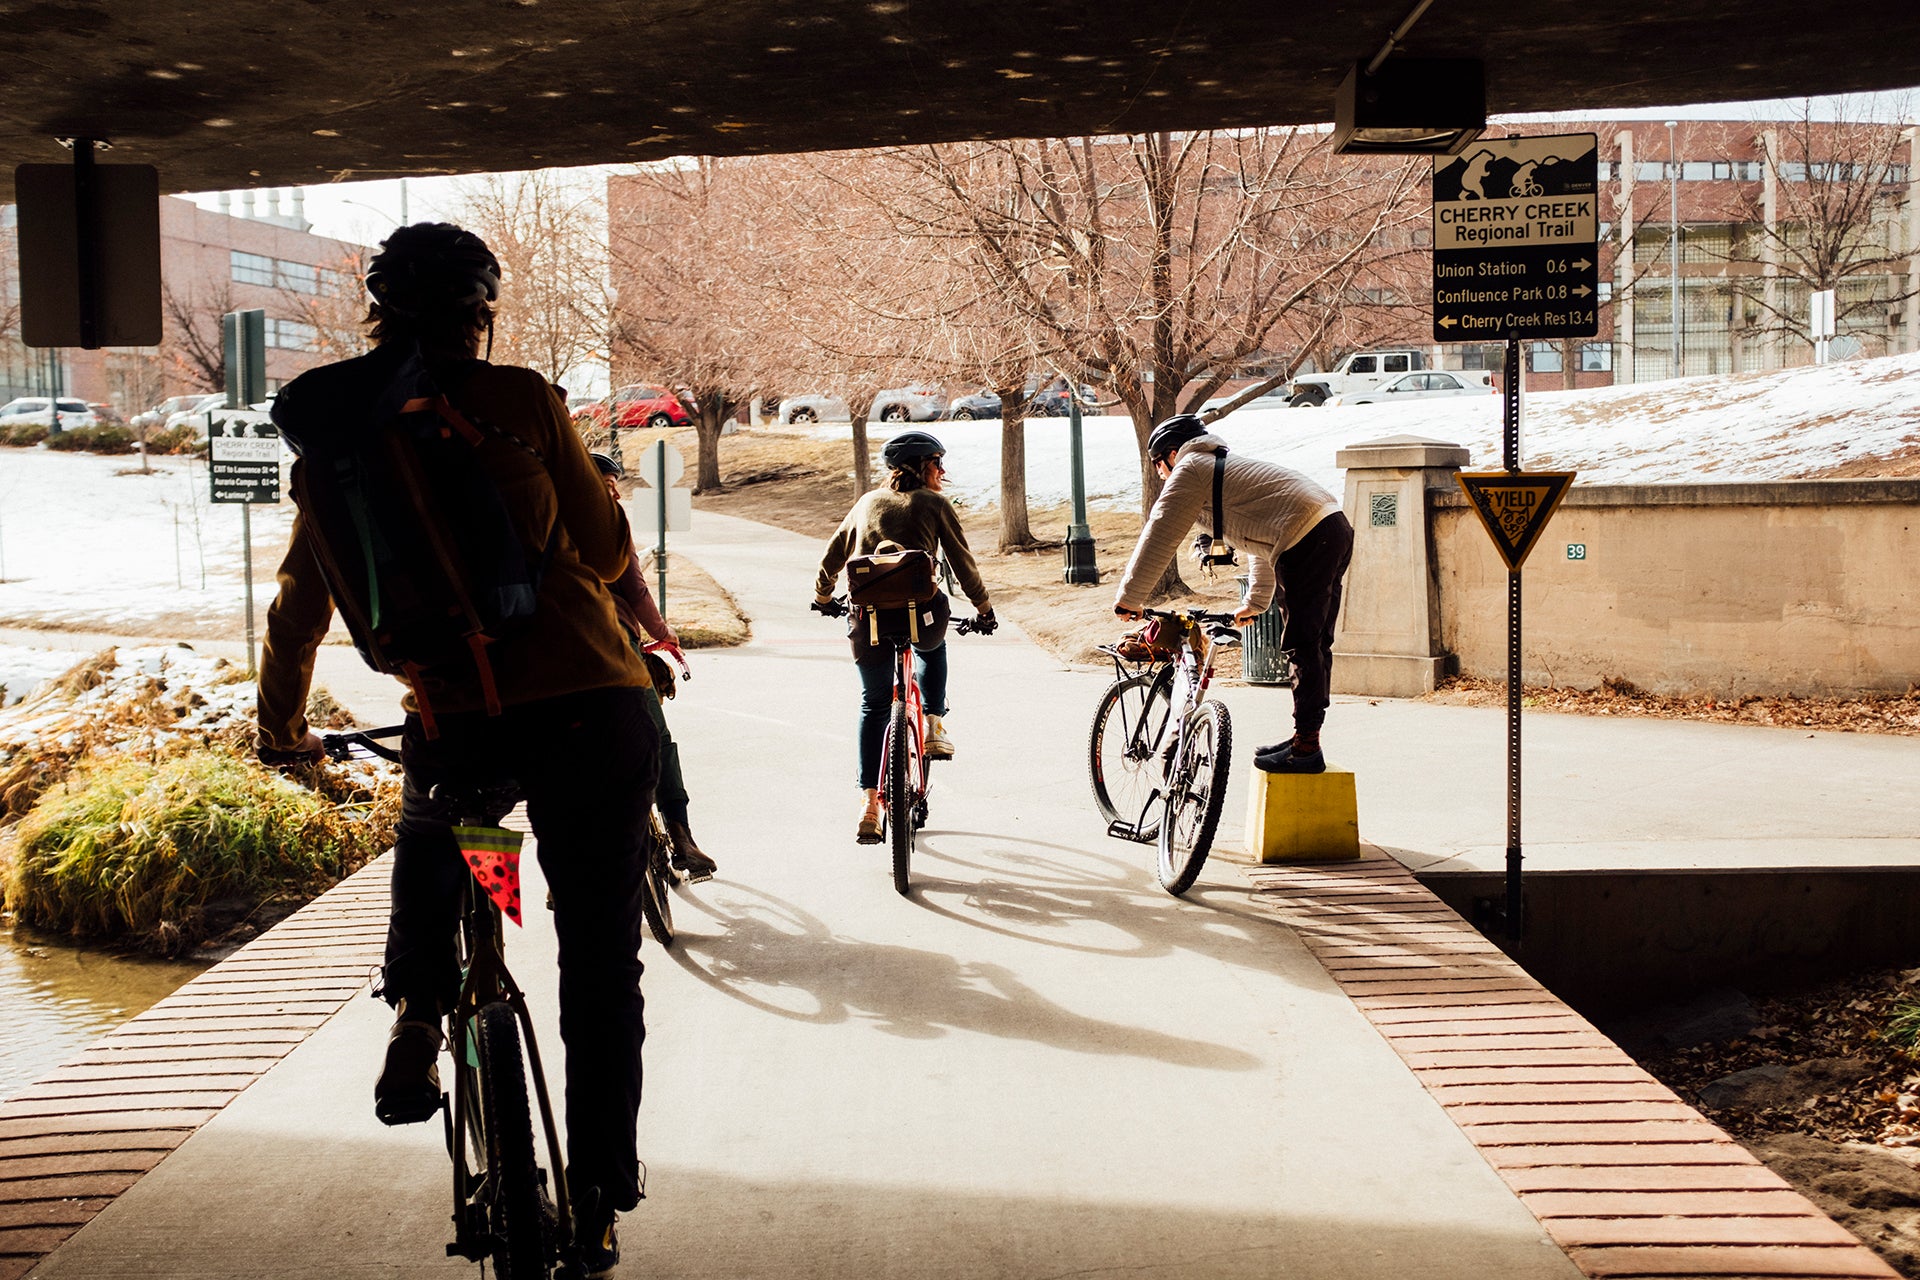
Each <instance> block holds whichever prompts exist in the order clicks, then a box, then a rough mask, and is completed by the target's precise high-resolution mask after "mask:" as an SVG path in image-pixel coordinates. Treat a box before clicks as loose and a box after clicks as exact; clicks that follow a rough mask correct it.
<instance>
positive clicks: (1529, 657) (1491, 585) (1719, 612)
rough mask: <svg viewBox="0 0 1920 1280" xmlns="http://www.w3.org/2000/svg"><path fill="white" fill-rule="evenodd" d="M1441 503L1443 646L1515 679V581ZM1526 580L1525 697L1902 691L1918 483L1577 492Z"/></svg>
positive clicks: (1913, 631) (1915, 598)
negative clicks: (1610, 688) (1556, 691)
mask: <svg viewBox="0 0 1920 1280" xmlns="http://www.w3.org/2000/svg"><path fill="white" fill-rule="evenodd" d="M1433 497H1434V501H1433V508H1432V519H1433V547H1434V561H1435V569H1436V578H1437V581H1438V586H1439V591H1438V594H1439V605H1440V640H1441V644H1442V645H1443V647H1444V648H1445V649H1446V650H1447V651H1448V652H1450V653H1452V654H1453V655H1454V656H1455V659H1456V661H1457V663H1458V668H1459V670H1460V672H1461V673H1462V674H1467V675H1478V676H1486V677H1490V678H1494V679H1504V678H1505V676H1506V665H1507V658H1506V612H1507V610H1506V595H1507V574H1506V566H1505V565H1504V563H1503V562H1502V561H1501V560H1500V558H1499V556H1498V555H1497V554H1495V552H1494V549H1493V544H1492V542H1491V540H1490V539H1489V538H1488V537H1487V533H1486V530H1485V529H1484V528H1482V527H1481V524H1480V521H1479V520H1478V519H1477V518H1476V517H1475V516H1474V514H1473V512H1472V511H1471V510H1470V509H1469V508H1468V506H1467V505H1466V500H1465V498H1464V497H1463V496H1462V495H1461V494H1459V493H1458V492H1457V491H1456V492H1453V493H1447V492H1444V491H1443V492H1438V493H1435V494H1434V495H1433ZM1569 545H1572V546H1573V547H1574V548H1575V550H1576V554H1578V553H1580V552H1584V558H1581V559H1570V558H1569V556H1568V547H1569ZM1522 583H1523V588H1522V590H1523V592H1524V595H1523V610H1522V612H1523V618H1524V623H1525V640H1526V647H1525V662H1526V679H1527V681H1528V682H1529V683H1539V684H1561V685H1572V686H1574V687H1576V688H1591V687H1593V686H1595V685H1597V684H1599V683H1600V681H1601V680H1602V679H1603V678H1605V677H1607V676H1619V677H1624V678H1626V679H1628V680H1631V681H1632V682H1633V683H1634V684H1636V685H1638V686H1640V687H1641V688H1643V689H1646V690H1648V691H1650V692H1655V693H1674V694H1712V695H1714V696H1716V697H1726V696H1734V695H1739V694H1757V693H1765V694H1778V693H1792V694H1801V695H1836V694H1851V693H1859V692H1881V693H1902V692H1905V691H1906V689H1907V688H1908V687H1909V686H1910V685H1912V684H1914V683H1915V682H1916V681H1920V481H1913V480H1894V481H1889V480H1807V481H1795V482H1781V483H1773V484H1720V485H1615V486H1593V487H1583V486H1581V485H1580V484H1579V483H1578V481H1576V482H1575V485H1574V488H1573V489H1572V490H1571V491H1570V492H1569V493H1568V495H1567V497H1566V500H1565V501H1564V502H1563V503H1562V504H1561V506H1560V510H1559V511H1558V512H1557V513H1556V514H1555V515H1554V517H1553V520H1552V523H1550V524H1549V525H1548V526H1547V530H1546V533H1545V534H1544V535H1543V536H1542V539H1541V541H1540V543H1539V544H1538V545H1537V546H1536V547H1535V548H1534V550H1533V553H1532V555H1531V556H1530V557H1529V559H1528V560H1527V562H1526V569H1525V572H1524V574H1523V576H1522Z"/></svg>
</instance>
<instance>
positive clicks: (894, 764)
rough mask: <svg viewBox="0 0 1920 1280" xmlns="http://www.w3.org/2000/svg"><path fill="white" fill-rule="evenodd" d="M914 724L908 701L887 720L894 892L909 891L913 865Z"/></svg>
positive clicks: (889, 837)
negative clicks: (909, 873)
mask: <svg viewBox="0 0 1920 1280" xmlns="http://www.w3.org/2000/svg"><path fill="white" fill-rule="evenodd" d="M912 733H913V729H912V727H911V726H910V725H909V724H908V723H907V704H906V703H904V702H896V703H894V704H893V717H892V719H891V720H889V721H888V723H887V756H886V766H887V776H886V778H885V782H886V787H887V842H888V843H889V844H890V845H891V846H892V847H893V888H894V892H896V893H900V894H905V893H906V891H907V885H908V870H909V868H910V867H911V866H912V865H913V825H914V824H913V806H914V801H915V799H916V797H915V796H914V793H913V774H914V769H913V761H912V760H911V759H910V758H909V757H910V756H911V755H912V754H913V751H912V745H913V744H912V741H911V735H912Z"/></svg>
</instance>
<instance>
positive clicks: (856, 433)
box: [853, 413, 873, 498]
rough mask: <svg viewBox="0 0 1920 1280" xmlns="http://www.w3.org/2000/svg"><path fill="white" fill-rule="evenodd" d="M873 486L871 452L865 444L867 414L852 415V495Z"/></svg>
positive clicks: (856, 495)
mask: <svg viewBox="0 0 1920 1280" xmlns="http://www.w3.org/2000/svg"><path fill="white" fill-rule="evenodd" d="M871 488H873V452H872V449H871V448H870V447H869V446H868V444H867V415H866V414H864V413H856V414H854V415H853V496H854V497H856V498H858V497H859V496H860V495H861V494H863V493H865V492H866V491H867V490H869V489H871Z"/></svg>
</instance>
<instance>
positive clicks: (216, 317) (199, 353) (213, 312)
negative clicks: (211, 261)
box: [160, 276, 234, 391]
mask: <svg viewBox="0 0 1920 1280" xmlns="http://www.w3.org/2000/svg"><path fill="white" fill-rule="evenodd" d="M233 309H234V302H233V281H232V280H230V279H228V278H227V277H225V276H219V277H215V278H210V279H204V280H201V281H200V282H199V283H198V284H197V285H194V284H188V285H185V286H182V287H180V288H176V287H175V286H174V284H173V283H172V282H171V281H166V280H163V281H162V282H161V284H160V310H161V321H162V323H163V325H164V327H165V333H164V336H163V340H162V342H161V346H160V352H161V358H162V359H164V360H165V361H166V362H167V365H168V368H169V369H170V370H171V371H172V372H173V374H174V376H175V377H176V378H178V379H180V380H182V381H185V382H186V383H187V384H188V385H190V386H194V387H198V388H200V389H201V390H203V391H221V390H224V389H225V388H226V385H227V354H226V347H225V343H224V341H223V337H222V333H221V328H220V322H221V317H223V316H225V315H226V314H227V312H229V311H232V310H233Z"/></svg>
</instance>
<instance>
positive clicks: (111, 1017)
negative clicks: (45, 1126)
mask: <svg viewBox="0 0 1920 1280" xmlns="http://www.w3.org/2000/svg"><path fill="white" fill-rule="evenodd" d="M206 967H207V966H206V965H204V964H191V963H183V962H180V961H168V960H147V959H142V958H140V957H138V956H127V955H120V954H116V953H113V952H109V951H100V950H95V949H93V948H89V947H79V946H75V945H73V944H72V943H70V942H67V941H65V940H63V939H59V938H51V937H47V936H46V935H43V934H37V933H33V932H31V931H29V930H24V929H15V928H13V927H10V926H5V925H0V1009H4V1010H5V1020H6V1022H5V1025H6V1031H5V1033H4V1034H0V1098H5V1097H8V1096H9V1095H11V1094H14V1093H17V1092H19V1091H20V1090H21V1089H22V1088H24V1087H25V1086H26V1085H27V1084H28V1083H30V1082H31V1081H33V1080H35V1079H38V1078H39V1077H40V1076H42V1075H45V1074H46V1073H47V1072H48V1071H50V1070H52V1069H53V1068H54V1067H56V1066H58V1065H60V1064H61V1063H62V1062H65V1061H66V1060H67V1059H68V1058H71V1057H73V1056H74V1055H75V1054H77V1053H79V1052H80V1051H81V1050H82V1049H84V1048H86V1047H87V1046H88V1045H90V1044H92V1043H93V1042H94V1041H95V1040H98V1039H99V1038H100V1037H101V1036H103V1035H105V1034H106V1033H107V1032H109V1031H111V1030H113V1029H114V1028H115V1027H117V1026H119V1025H120V1024H121V1023H123V1022H125V1021H126V1020H127V1019H128V1018H131V1017H132V1016H133V1015H134V1014H136V1013H139V1012H141V1011H142V1010H144V1009H146V1008H147V1007H148V1006H150V1005H152V1004H153V1003H154V1002H155V1001H157V1000H160V999H161V998H163V997H165V996H168V995H171V994H172V993H173V992H174V990H175V989H176V988H178V987H179V986H180V985H181V984H182V983H184V982H186V981H187V980H188V979H189V978H192V977H194V976H195V975H197V974H199V973H200V972H201V971H202V970H204V969H205V968H206Z"/></svg>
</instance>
